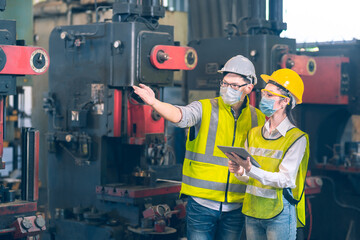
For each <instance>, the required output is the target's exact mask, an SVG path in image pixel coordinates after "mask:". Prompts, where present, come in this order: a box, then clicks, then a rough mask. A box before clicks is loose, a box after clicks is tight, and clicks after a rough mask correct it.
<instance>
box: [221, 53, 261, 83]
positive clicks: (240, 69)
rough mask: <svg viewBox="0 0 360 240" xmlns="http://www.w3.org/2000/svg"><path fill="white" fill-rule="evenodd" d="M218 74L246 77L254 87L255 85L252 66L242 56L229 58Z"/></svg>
mask: <svg viewBox="0 0 360 240" xmlns="http://www.w3.org/2000/svg"><path fill="white" fill-rule="evenodd" d="M218 72H220V73H224V72H229V73H236V74H239V75H242V76H244V77H246V78H247V79H248V80H250V81H251V83H252V84H254V85H256V83H257V78H256V73H255V67H254V64H253V63H252V62H251V61H250V60H249V59H247V58H246V57H244V56H242V55H237V56H235V57H232V58H230V59H229V60H228V61H227V62H226V63H225V65H224V67H223V68H222V69H221V70H219V71H218Z"/></svg>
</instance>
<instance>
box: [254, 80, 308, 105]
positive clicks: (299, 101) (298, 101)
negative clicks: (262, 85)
mask: <svg viewBox="0 0 360 240" xmlns="http://www.w3.org/2000/svg"><path fill="white" fill-rule="evenodd" d="M260 77H261V78H262V79H263V80H264V82H266V83H268V82H269V81H270V80H271V81H274V82H277V81H276V80H275V79H274V78H272V77H271V76H269V75H266V74H261V75H260ZM291 94H292V93H291ZM292 95H293V96H294V98H295V101H296V104H300V103H302V101H301V100H300V99H299V98H297V97H296V96H295V95H294V94H292Z"/></svg>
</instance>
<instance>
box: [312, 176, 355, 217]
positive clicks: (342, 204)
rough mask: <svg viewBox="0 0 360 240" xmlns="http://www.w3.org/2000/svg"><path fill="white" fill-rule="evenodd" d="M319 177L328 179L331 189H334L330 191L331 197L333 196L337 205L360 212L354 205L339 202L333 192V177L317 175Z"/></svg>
mask: <svg viewBox="0 0 360 240" xmlns="http://www.w3.org/2000/svg"><path fill="white" fill-rule="evenodd" d="M319 177H320V178H322V179H325V180H328V181H329V182H330V183H331V184H332V186H333V189H334V191H333V192H332V193H333V198H334V201H335V203H336V204H337V205H339V206H340V207H342V208H348V209H352V210H355V211H358V212H360V208H357V207H354V206H351V205H347V204H344V203H341V202H340V201H339V200H338V199H337V197H336V194H335V193H336V189H335V182H334V180H333V179H331V178H330V177H327V176H319Z"/></svg>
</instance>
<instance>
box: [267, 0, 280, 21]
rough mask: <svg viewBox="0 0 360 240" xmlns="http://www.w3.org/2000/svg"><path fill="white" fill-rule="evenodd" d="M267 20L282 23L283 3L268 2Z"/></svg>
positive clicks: (273, 0) (277, 0) (276, 0)
mask: <svg viewBox="0 0 360 240" xmlns="http://www.w3.org/2000/svg"><path fill="white" fill-rule="evenodd" d="M269 20H270V21H277V22H282V21H283V1H282V0H269Z"/></svg>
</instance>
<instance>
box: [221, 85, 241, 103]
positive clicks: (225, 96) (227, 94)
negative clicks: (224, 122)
mask: <svg viewBox="0 0 360 240" xmlns="http://www.w3.org/2000/svg"><path fill="white" fill-rule="evenodd" d="M242 94H243V92H242V91H237V90H235V89H232V88H231V87H220V96H221V98H222V100H223V101H224V103H225V104H227V105H230V106H232V105H235V104H236V103H238V102H240V100H241V97H242Z"/></svg>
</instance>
